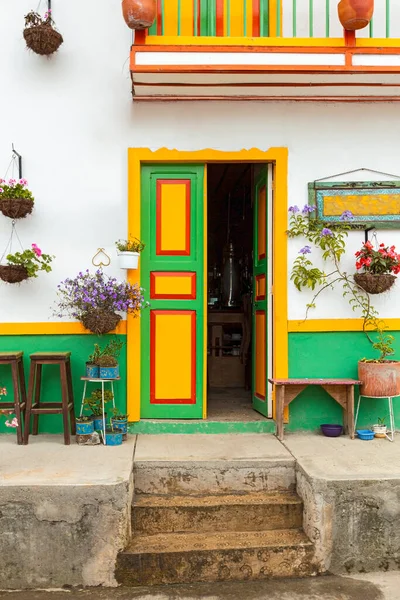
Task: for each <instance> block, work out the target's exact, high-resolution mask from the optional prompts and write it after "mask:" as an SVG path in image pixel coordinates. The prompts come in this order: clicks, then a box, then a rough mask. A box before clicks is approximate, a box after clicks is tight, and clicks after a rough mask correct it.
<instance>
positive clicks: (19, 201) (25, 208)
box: [0, 195, 33, 219]
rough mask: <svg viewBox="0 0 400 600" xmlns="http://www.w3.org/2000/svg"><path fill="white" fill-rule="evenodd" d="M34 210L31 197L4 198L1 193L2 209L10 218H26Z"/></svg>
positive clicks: (0, 204) (0, 207)
mask: <svg viewBox="0 0 400 600" xmlns="http://www.w3.org/2000/svg"><path fill="white" fill-rule="evenodd" d="M32 210H33V200H30V199H29V198H2V197H1V195H0V211H1V212H2V213H3V215H4V216H5V217H10V219H24V218H25V217H26V216H27V215H30V214H31V212H32Z"/></svg>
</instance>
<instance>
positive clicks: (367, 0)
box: [338, 0, 374, 31]
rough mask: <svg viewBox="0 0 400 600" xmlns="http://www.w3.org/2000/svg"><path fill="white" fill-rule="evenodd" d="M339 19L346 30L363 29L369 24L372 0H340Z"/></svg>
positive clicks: (371, 13) (372, 6) (372, 11)
mask: <svg viewBox="0 0 400 600" xmlns="http://www.w3.org/2000/svg"><path fill="white" fill-rule="evenodd" d="M338 12H339V19H340V22H341V24H342V25H343V27H344V28H345V29H347V31H355V30H356V29H363V28H364V27H367V25H369V22H370V21H371V19H372V15H373V13H374V0H340V2H339V4H338Z"/></svg>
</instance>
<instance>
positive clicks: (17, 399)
mask: <svg viewBox="0 0 400 600" xmlns="http://www.w3.org/2000/svg"><path fill="white" fill-rule="evenodd" d="M11 373H12V382H13V388H14V412H15V416H16V418H17V421H18V426H17V444H19V445H21V444H22V422H21V398H20V391H19V385H18V367H17V363H16V362H13V363H12V364H11Z"/></svg>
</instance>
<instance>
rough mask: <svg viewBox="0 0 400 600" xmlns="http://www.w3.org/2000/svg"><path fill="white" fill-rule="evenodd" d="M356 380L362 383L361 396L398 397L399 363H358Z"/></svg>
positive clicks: (399, 388) (399, 394)
mask: <svg viewBox="0 0 400 600" xmlns="http://www.w3.org/2000/svg"><path fill="white" fill-rule="evenodd" d="M358 379H359V380H360V381H362V384H361V387H360V393H361V395H363V396H378V397H379V398H387V397H388V396H400V362H399V361H395V360H393V361H390V360H387V361H385V362H383V363H368V362H362V361H360V362H359V363H358Z"/></svg>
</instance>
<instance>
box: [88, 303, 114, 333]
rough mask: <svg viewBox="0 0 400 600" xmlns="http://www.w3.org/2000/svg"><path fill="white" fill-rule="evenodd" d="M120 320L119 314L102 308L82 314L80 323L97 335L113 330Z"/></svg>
mask: <svg viewBox="0 0 400 600" xmlns="http://www.w3.org/2000/svg"><path fill="white" fill-rule="evenodd" d="M120 320H121V315H117V314H116V313H113V312H109V311H107V310H102V309H100V308H99V309H94V310H90V311H88V312H86V313H85V314H83V315H82V323H83V326H84V327H85V329H88V330H89V331H91V332H92V333H96V334H97V335H103V334H105V333H110V331H114V329H115V328H116V327H117V325H118V323H119V322H120Z"/></svg>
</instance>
